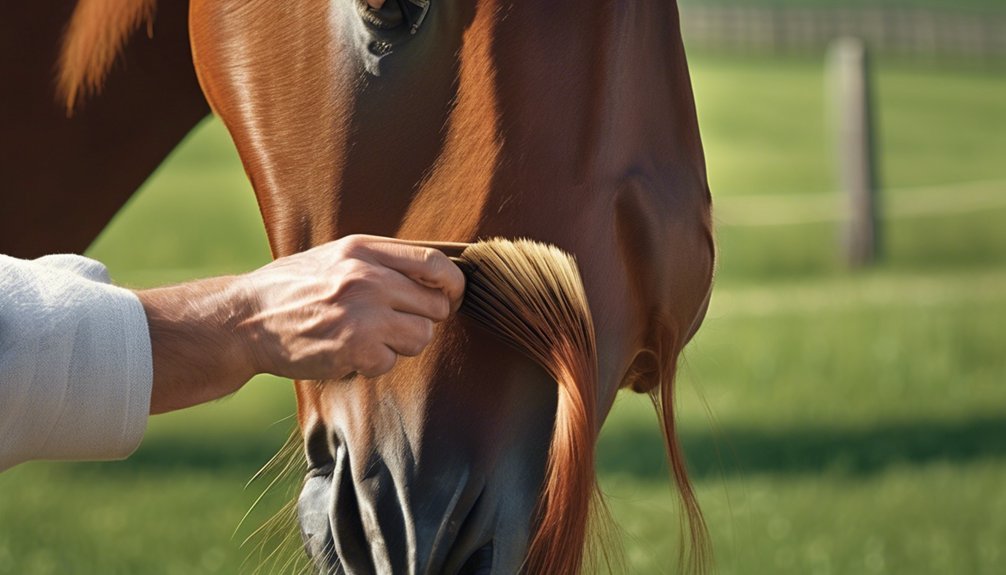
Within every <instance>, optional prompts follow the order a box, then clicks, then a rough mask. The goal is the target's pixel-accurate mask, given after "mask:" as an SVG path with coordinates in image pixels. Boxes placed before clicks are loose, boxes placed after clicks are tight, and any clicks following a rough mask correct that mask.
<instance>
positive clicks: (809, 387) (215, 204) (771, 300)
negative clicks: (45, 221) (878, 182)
mask: <svg viewBox="0 0 1006 575" xmlns="http://www.w3.org/2000/svg"><path fill="white" fill-rule="evenodd" d="M692 64H693V73H694V82H695V85H696V91H697V99H698V103H699V111H700V116H701V123H702V128H703V135H704V139H705V144H706V148H707V154H708V156H709V170H710V178H711V182H712V186H713V189H714V195H715V196H716V197H717V205H718V206H719V207H718V211H717V219H718V221H719V243H720V250H721V257H720V267H719V272H718V273H719V279H718V286H717V291H716V294H715V298H714V301H713V305H712V308H711V310H710V313H709V316H708V319H707V320H706V323H705V326H704V327H703V330H702V331H701V332H700V334H699V336H698V337H697V339H696V341H695V342H694V343H693V345H692V346H691V347H690V348H689V349H688V350H687V353H686V361H685V364H684V366H683V368H682V373H681V377H680V390H681V394H680V395H681V396H680V412H681V414H682V416H681V417H682V422H681V425H682V428H683V435H684V440H685V445H686V448H687V451H688V454H689V458H690V461H691V466H692V470H693V474H694V477H695V479H696V482H697V485H698V491H699V496H700V498H701V501H702V503H703V505H704V508H705V510H706V514H707V518H708V522H709V526H710V531H711V533H712V537H713V540H714V543H715V550H716V558H717V566H718V569H719V572H720V573H724V574H728V573H729V574H733V573H736V574H793V575H798V574H799V575H806V574H861V573H878V574H888V573H890V574H911V575H924V574H934V575H936V574H941V575H942V574H946V573H969V574H998V573H1001V572H1002V571H1003V568H1004V566H1006V548H1004V547H1003V546H1002V541H1006V442H1004V441H1003V438H1006V386H1004V385H1003V384H1004V377H1006V353H1004V351H1003V350H1004V347H1006V334H1004V330H1006V328H1004V325H1006V202H1004V201H1002V200H1004V199H1006V163H1004V161H1003V158H1006V138H1003V134H1006V78H1004V77H1002V76H1001V75H999V76H996V75H993V74H982V73H977V72H966V71H953V70H949V69H946V70H922V69H915V68H905V67H901V66H897V65H885V64H882V65H881V67H880V76H879V86H878V88H879V101H880V104H881V108H880V115H879V117H880V122H881V146H882V149H883V156H884V165H883V182H884V183H885V187H887V188H889V189H890V191H889V192H888V193H887V194H886V195H885V199H884V205H885V206H890V207H892V210H893V208H897V210H894V211H893V212H892V213H898V214H902V215H899V216H898V217H894V218H892V219H889V220H888V221H886V222H885V223H886V228H885V235H886V239H887V245H886V259H885V263H884V265H883V266H881V267H879V268H877V269H875V270H872V271H870V272H864V273H858V274H852V275H849V274H846V273H843V272H842V271H841V267H840V265H839V261H838V259H837V257H836V253H835V252H836V250H835V246H836V242H837V230H836V226H835V223H834V222H833V221H831V220H830V219H829V217H824V218H820V217H817V216H819V215H820V213H824V214H825V216H828V214H830V210H829V209H828V208H829V206H830V205H831V204H829V202H833V201H834V199H833V196H832V194H831V193H830V190H831V189H832V187H833V186H832V183H831V182H832V179H831V175H830V174H831V170H830V164H829V158H830V155H829V151H828V146H827V143H826V137H825V136H826V133H825V128H824V109H823V102H822V101H821V96H820V92H821V86H822V85H823V78H822V71H821V69H820V67H819V65H818V64H817V63H815V62H811V61H802V60H792V61H785V62H779V61H765V60H757V59H722V58H700V59H695V60H693V63H692ZM961 182H986V183H983V184H979V185H976V186H970V187H968V186H964V187H960V186H957V184H959V183H961ZM947 184H952V186H951V187H949V188H947V189H946V190H945V191H940V189H936V190H933V189H928V190H927V189H925V188H928V187H931V186H942V185H947ZM962 190H963V191H962ZM974 198H978V200H979V203H978V204H977V205H979V206H981V207H980V209H970V210H967V209H961V210H958V211H956V212H954V213H951V214H949V215H948V214H943V213H940V212H939V209H937V208H940V207H941V206H942V207H943V208H945V209H953V208H954V207H955V206H958V207H959V206H960V205H961V203H962V202H964V201H965V200H966V199H970V200H968V201H971V200H974ZM934 202H935V203H934ZM965 203H966V202H965ZM934 205H935V206H936V208H933V209H929V208H926V209H921V208H920V209H918V210H916V208H919V206H922V207H923V208H925V207H926V206H930V208H932V206H934ZM821 206H824V208H825V209H821ZM965 207H966V206H965ZM758 210H761V211H758ZM913 210H915V211H913ZM787 218H788V219H789V220H788V221H791V223H788V224H785V225H762V224H763V223H764V222H770V221H775V220H782V221H787ZM89 253H90V254H91V255H93V256H95V257H98V258H100V259H102V260H104V261H106V262H107V263H108V264H109V265H110V267H111V270H112V272H113V276H114V277H115V278H116V279H117V280H118V281H120V282H124V283H126V284H129V285H134V286H142V285H152V284H157V283H161V282H167V281H177V280H182V279H186V278H191V277H198V276H205V275H209V274H214V273H221V272H233V271H241V270H247V269H251V268H252V267H254V266H256V265H258V264H260V263H263V262H265V261H267V259H268V249H267V246H266V244H265V241H264V237H263V233H262V229H261V224H260V222H259V219H258V216H257V212H256V208H255V205H254V201H253V200H252V196H251V192H250V189H249V188H248V185H247V183H246V182H245V181H244V178H243V175H242V173H241V171H240V166H239V165H238V164H237V161H236V157H235V156H234V153H233V151H231V149H230V146H229V143H228V140H227V136H226V134H225V133H224V132H223V130H222V129H221V128H220V126H219V125H218V124H216V123H208V124H206V125H204V126H203V127H202V128H200V130H199V131H198V132H197V133H196V134H195V135H194V136H193V137H192V138H191V139H190V140H189V141H188V142H187V143H186V145H185V146H184V147H183V148H181V149H180V150H178V151H177V153H176V154H175V155H174V156H173V157H172V158H171V159H170V160H169V161H168V162H167V163H166V164H165V166H164V167H163V169H162V170H161V171H160V172H159V173H158V174H157V176H156V177H155V178H154V179H153V180H152V181H151V182H149V183H148V185H147V186H146V187H145V188H144V190H143V191H142V192H141V193H140V194H139V196H138V197H137V198H136V200H135V201H134V202H133V203H132V204H131V205H130V206H129V207H128V208H127V209H126V210H125V211H124V212H123V213H122V214H121V216H120V217H119V218H118V219H117V220H116V221H115V222H114V223H113V225H112V226H111V227H110V228H109V229H108V230H107V231H106V233H105V234H104V235H103V236H102V237H101V238H100V239H99V240H98V241H97V242H96V243H95V245H94V246H93V247H92V249H91V250H90V252H89ZM292 411H293V399H292V394H291V393H290V390H289V386H288V384H287V383H286V382H283V381H279V380H276V379H273V378H259V379H258V380H256V381H255V382H253V383H252V384H250V386H249V387H248V388H246V389H245V390H244V391H242V392H241V393H239V394H238V395H237V396H236V397H233V398H229V399H227V400H224V401H220V402H217V403H215V404H212V405H208V406H203V407H200V408H196V409H193V410H190V411H187V412H184V413H178V414H172V415H166V416H158V417H155V418H153V419H152V421H151V424H150V431H149V432H148V436H147V438H146V439H145V441H144V444H143V446H142V447H141V449H140V450H139V451H138V452H137V453H136V454H135V455H134V456H133V457H132V458H131V459H129V460H126V461H123V462H117V463H88V464H52V463H31V464H26V465H23V466H21V467H19V468H16V469H14V470H12V471H10V472H8V473H5V474H3V475H0V573H19V574H20V573H28V574H39V575H41V574H46V573H95V574H97V573H101V574H106V573H108V574H114V573H124V574H125V573H129V574H133V573H178V574H183V573H184V574H192V573H234V572H251V571H252V570H253V568H252V565H251V564H252V563H254V562H249V563H245V564H244V565H242V563H243V561H244V560H245V558H246V557H247V556H248V555H249V553H252V551H251V550H250V549H249V548H247V547H245V548H241V547H240V542H241V541H242V539H243V538H244V537H245V536H247V535H248V534H249V533H250V531H251V530H252V529H253V528H254V527H255V526H256V525H258V524H259V523H261V522H262V520H263V519H264V518H265V517H266V516H267V515H268V512H267V511H266V509H270V508H271V509H275V508H276V507H277V506H278V505H279V504H280V503H281V497H280V496H281V495H282V493H280V494H277V496H275V497H272V498H270V499H269V500H268V501H266V502H264V503H263V505H262V506H261V507H262V509H260V510H257V511H256V512H255V513H253V514H252V516H251V517H250V518H249V519H248V520H247V521H246V522H245V526H243V527H241V528H240V529H237V527H238V523H239V522H240V520H241V517H242V516H243V514H244V512H245V511H246V510H247V509H248V508H249V507H250V506H251V505H252V503H253V502H254V500H255V498H256V496H257V494H258V492H259V491H261V487H262V486H261V485H253V486H251V487H249V488H247V489H245V488H244V484H245V482H246V481H247V479H248V478H249V477H250V476H251V475H252V474H253V473H254V471H255V470H256V469H257V468H258V467H259V466H260V465H261V464H262V463H263V462H265V461H266V460H267V459H268V458H269V456H270V455H271V454H272V453H273V452H274V451H275V450H276V449H277V448H278V447H279V446H280V445H281V444H282V443H283V441H284V439H285V438H286V436H287V434H288V433H289V430H290V428H291V425H292V423H291V421H290V420H289V418H288V417H289V415H290V414H291V413H292ZM599 471H600V475H601V478H602V484H603V487H604V489H605V491H606V492H607V493H608V495H609V498H608V501H609V505H610V507H611V509H612V512H613V514H614V516H615V517H616V518H617V519H618V522H619V524H620V534H621V538H622V541H623V547H624V563H625V572H627V573H633V574H636V573H639V574H658V573H673V572H675V569H674V557H675V555H676V550H677V549H678V539H677V536H678V533H677V527H678V523H677V519H676V517H677V516H676V510H675V504H674V499H673V497H672V496H671V492H670V489H669V487H668V482H667V480H666V473H665V468H664V465H663V463H662V447H661V445H660V440H659V436H658V433H657V428H656V423H655V419H654V417H653V415H652V413H651V410H650V408H649V406H648V404H647V403H646V401H644V400H642V399H641V398H638V397H634V396H630V395H623V396H622V397H621V398H620V399H619V401H618V402H617V404H616V408H615V410H614V412H613V413H612V415H611V417H610V418H609V421H608V424H607V425H606V427H605V431H604V436H603V438H602V441H601V444H600V446H599ZM235 530H237V533H236V534H235Z"/></svg>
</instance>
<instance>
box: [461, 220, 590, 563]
mask: <svg viewBox="0 0 1006 575" xmlns="http://www.w3.org/2000/svg"><path fill="white" fill-rule="evenodd" d="M461 260H462V263H461V265H462V269H464V270H466V272H467V273H466V274H465V275H466V277H467V279H468V284H467V287H466V289H465V299H464V304H463V305H462V308H461V311H462V313H464V314H466V315H468V316H469V317H472V318H473V319H475V320H476V321H477V322H479V323H481V324H482V325H483V326H485V327H487V328H488V329H489V330H490V331H491V332H493V333H494V334H495V335H497V336H499V337H500V338H501V339H503V340H504V341H505V342H507V343H508V344H510V345H512V346H514V347H516V348H517V349H519V350H520V351H522V352H524V353H525V354H527V355H528V356H530V357H531V359H533V360H534V361H536V362H537V363H538V364H539V365H541V366H542V367H543V368H544V369H545V370H546V371H547V372H548V373H549V375H551V376H552V377H553V378H554V379H555V380H556V382H557V383H558V384H559V390H558V392H559V402H558V407H557V411H556V418H555V429H554V430H553V435H552V444H551V446H550V448H549V453H548V463H547V468H546V474H545V485H544V488H543V490H542V493H541V495H540V497H539V500H538V509H537V517H536V519H537V522H538V525H537V528H536V530H535V535H534V538H533V539H532V541H531V544H530V548H529V550H528V554H527V559H526V560H525V563H524V572H525V573H529V574H538V573H579V572H580V567H581V565H582V562H583V557H584V549H585V545H587V544H588V543H589V541H588V537H587V533H588V525H589V519H590V513H591V508H592V505H591V503H592V499H593V498H595V497H596V496H597V495H598V490H597V484H596V479H595V475H594V443H595V442H596V439H597V432H598V424H597V415H596V412H597V410H596V404H597V399H596V398H597V349H596V344H595V339H594V322H593V320H592V319H591V316H590V307H589V306H588V304H587V294H586V292H585V291H584V289H583V283H582V282H581V280H580V273H579V270H578V269H577V266H576V261H575V260H574V259H573V258H572V257H571V256H569V255H567V254H565V253H563V252H562V251H560V250H559V249H558V248H555V247H553V246H546V245H544V244H539V243H535V242H531V241H527V240H521V241H516V242H511V241H506V240H491V241H488V242H479V243H476V244H472V245H471V246H470V247H468V248H467V249H466V250H465V251H464V253H463V254H462V255H461Z"/></svg>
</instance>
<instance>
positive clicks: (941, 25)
mask: <svg viewBox="0 0 1006 575" xmlns="http://www.w3.org/2000/svg"><path fill="white" fill-rule="evenodd" d="M681 27H682V34H683V35H684V38H685V42H686V44H688V46H689V47H690V48H705V49H713V50H724V51H744V52H749V51H758V52H768V53H789V52H805V51H809V50H820V49H823V48H824V47H825V46H826V45H827V44H828V43H830V42H831V41H832V40H833V39H835V38H837V37H841V36H856V37H859V38H862V39H863V40H864V41H865V42H866V43H867V45H868V46H869V47H870V48H871V49H873V50H877V51H880V52H883V53H889V54H898V55H905V56H924V57H926V56H928V57H941V56H965V57H970V58H976V59H1001V58H1006V12H1004V13H992V14H969V13H955V12H946V11H939V10H926V9H891V8H885V9H878V8H865V9H848V8H834V9H825V8H818V9H813V8H810V9H808V8H781V7H748V6H691V5H686V6H682V7H681Z"/></svg>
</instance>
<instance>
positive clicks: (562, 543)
mask: <svg viewBox="0 0 1006 575" xmlns="http://www.w3.org/2000/svg"><path fill="white" fill-rule="evenodd" d="M371 4H374V5H381V8H380V9H379V10H373V9H371V8H368V5H367V3H366V2H364V0H330V1H329V2H315V1H309V0H293V1H289V2H284V3H282V4H276V3H272V2H261V1H253V2H249V1H238V0H191V14H190V30H191V35H192V45H193V51H194V57H195V62H196V69H197V72H198V74H199V77H200V81H201V84H202V86H203V89H204V91H205V93H206V95H207V97H208V99H209V101H210V103H211V105H212V106H213V108H214V109H215V111H216V112H217V114H218V115H219V116H220V117H221V118H222V119H223V121H224V122H225V123H226V125H227V127H228V129H229V130H230V132H231V134H232V135H233V137H234V140H235V142H236V144H237V147H238V150H239V152H240V154H241V157H242V160H243V162H244V164H245V167H246V170H247V172H248V174H249V176H250V178H251V180H252V182H253V184H254V186H255V190H256V194H257V196H258V199H259V203H260V206H261V208H262V212H263V215H264V217H265V220H266V226H267V229H268V232H269V236H270V241H271V243H272V246H273V250H274V252H275V253H276V254H277V255H283V254H287V253H291V252H294V251H298V250H302V249H305V248H307V247H309V246H311V245H314V244H317V243H320V242H323V241H327V240H330V239H334V238H336V237H340V236H343V235H346V234H350V233H357V232H364V233H371V234H381V235H393V236H398V237H402V238H409V239H417V240H444V241H472V240H474V239H477V238H480V237H486V236H496V235H498V236H506V237H514V236H526V237H531V238H534V239H537V240H541V241H545V242H549V243H552V244H556V245H558V246H560V247H561V248H562V249H564V250H566V251H568V252H570V253H572V254H574V255H575V256H576V257H577V258H578V260H579V266H580V271H581V273H582V275H583V286H584V288H585V292H586V295H587V298H588V300H589V302H590V308H591V310H592V312H593V316H594V327H595V330H596V334H597V344H596V345H597V347H596V353H593V352H591V353H593V355H594V357H590V358H586V360H588V361H589V362H594V361H596V380H592V381H590V385H591V389H590V390H589V393H586V394H584V396H583V397H581V398H580V399H581V400H582V401H584V402H586V403H585V405H586V407H587V408H588V409H587V411H586V412H585V413H588V415H589V421H587V420H583V421H579V423H576V424H572V423H571V421H572V419H571V418H575V417H581V419H582V418H583V414H582V413H581V414H580V415H579V416H578V415H577V414H572V415H571V414H570V409H569V406H570V403H569V401H568V400H569V398H565V397H564V396H563V395H562V393H561V392H560V389H559V388H557V385H556V380H557V379H561V378H562V377H571V378H574V379H575V378H577V377H580V376H579V375H578V374H576V373H566V372H562V370H561V369H560V370H559V373H557V372H556V371H555V367H554V366H547V365H546V366H544V367H543V366H542V365H541V364H540V363H536V362H534V361H532V360H530V359H529V358H528V357H527V356H525V355H524V354H522V353H520V352H518V351H516V350H513V349H511V348H510V347H507V346H504V345H502V344H501V343H500V341H499V340H498V339H497V338H495V337H493V336H492V335H490V334H488V332H487V331H485V330H483V329H480V328H479V327H478V326H476V325H475V324H473V323H472V322H471V321H470V320H468V319H466V318H464V317H462V318H455V319H452V320H450V321H448V322H446V323H445V324H443V325H442V326H441V327H440V328H439V330H438V332H437V333H436V335H435V338H434V341H433V343H432V344H431V345H430V346H429V348H428V350H427V351H426V352H424V353H423V354H422V355H421V356H419V357H416V358H412V359H401V360H400V361H399V363H398V365H397V366H396V367H395V369H394V370H392V371H391V372H390V373H389V374H387V375H386V376H383V377H380V378H376V379H363V378H360V377H352V378H347V379H344V380H341V381H329V382H308V381H301V382H298V383H297V397H298V404H299V422H300V426H301V430H302V432H303V436H304V440H305V446H306V453H307V459H308V462H309V467H310V471H309V473H308V477H307V480H306V482H305V484H304V487H303V490H302V493H301V495H300V499H299V506H298V508H299V519H300V524H301V530H302V533H303V536H304V540H305V542H306V546H307V549H308V552H309V554H311V555H312V557H313V558H314V560H315V562H316V564H317V565H319V566H320V567H321V568H322V569H323V570H326V571H329V572H341V571H340V568H344V569H345V570H346V571H347V572H352V573H372V572H380V573H489V572H492V573H515V572H518V571H520V570H521V569H522V565H524V566H525V567H524V568H525V569H526V570H527V571H530V572H534V573H539V572H541V573H570V572H574V571H577V570H578V569H579V567H580V561H581V555H582V551H583V547H584V542H585V540H586V539H587V535H586V534H587V512H586V510H587V507H588V506H589V499H590V497H591V494H592V491H593V484H592V481H593V469H592V448H593V441H594V439H596V434H597V430H598V429H599V427H600V424H601V422H602V420H603V418H604V416H605V415H606V414H607V412H608V410H609V409H610V407H611V404H612V402H613V400H614V396H615V392H616V391H617V390H618V389H619V387H623V386H629V387H632V388H634V389H636V390H639V391H654V393H656V392H657V391H660V392H661V393H660V394H659V395H660V405H661V409H660V411H661V415H662V416H663V418H664V424H665V431H666V434H667V438H668V440H669V448H670V450H671V454H672V463H673V465H672V467H673V470H674V473H675V476H676V478H677V479H678V480H679V485H680V486H681V487H682V488H683V489H682V491H683V494H684V496H685V497H684V499H685V502H686V504H687V506H686V509H687V510H688V512H689V519H691V520H693V522H694V524H693V527H696V526H698V529H699V532H700V530H701V526H700V523H701V520H700V518H699V516H698V512H697V507H696V506H695V503H694V499H693V498H692V496H691V493H690V491H689V489H688V484H687V480H686V478H685V475H684V468H683V464H682V463H681V458H680V453H679V451H678V448H677V444H676V443H675V442H674V428H673V419H672V417H671V414H672V412H671V407H672V396H671V393H670V391H671V387H670V380H671V376H672V374H673V370H674V364H675V360H676V357H677V355H678V353H679V352H680V350H681V348H682V347H683V345H684V344H685V342H686V341H687V339H688V338H689V337H690V336H691V334H692V333H693V332H694V329H695V328H696V327H697V324H698V321H699V320H700V319H701V316H702V312H703V311H704V305H705V302H706V301H707V295H708V288H709V283H710V278H711V268H712V244H711V235H710V228H709V199H708V192H707V190H706V186H705V174H704V166H703V160H702V154H701V146H700V144H699V140H698V132H697V128H696V125H695V112H694V108H693V105H692V101H691V91H690V88H689V83H688V77H687V70H686V68H685V64H684V56H683V51H682V48H681V43H680V35H679V32H678V27H677V16H676V9H675V7H674V5H673V3H669V2H665V1H664V0H652V1H641V2H635V3H629V4H627V5H622V4H619V5H617V6H615V5H614V4H615V3H609V2H603V1H602V2H599V3H588V4H584V3H583V2H577V1H573V0H569V1H565V2H530V1H528V2H509V1H505V0H432V1H431V2H430V3H429V5H427V2H426V1H425V0H423V1H420V0H387V1H386V2H383V3H381V2H371ZM413 31H415V32H416V33H415V34H413V33H412V32H413ZM542 329H545V328H544V327H543V328H542ZM546 363H547V362H546ZM591 365H593V363H591ZM580 383H582V381H581V382H580ZM557 414H558V415H557ZM573 445H575V446H578V447H577V449H581V448H583V450H582V451H571V449H570V446H573ZM584 446H586V447H585V448H584ZM563 454H564V455H563ZM561 457H565V458H566V459H563V460H560V458H561ZM558 463H562V465H558Z"/></svg>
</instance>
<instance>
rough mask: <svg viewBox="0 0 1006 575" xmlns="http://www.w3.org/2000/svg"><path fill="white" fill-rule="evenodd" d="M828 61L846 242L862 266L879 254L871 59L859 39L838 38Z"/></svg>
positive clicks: (851, 259) (850, 258) (848, 254)
mask: <svg viewBox="0 0 1006 575" xmlns="http://www.w3.org/2000/svg"><path fill="white" fill-rule="evenodd" d="M828 60H829V74H828V75H829V77H830V84H831V86H830V91H831V99H832V111H833V120H834V121H833V125H834V127H835V134H836V136H837V140H836V151H837V160H838V161H837V165H838V180H839V184H840V186H841V188H842V190H843V192H844V193H845V194H846V196H847V206H848V213H847V218H846V219H845V227H844V230H843V233H842V244H843V247H844V252H845V260H846V263H847V264H848V265H849V266H850V267H853V268H857V267H863V266H867V265H870V264H872V263H874V262H875V261H876V259H877V258H878V256H879V254H880V248H879V244H880V229H879V227H880V226H879V222H878V218H877V198H876V182H877V179H876V168H875V165H874V164H875V150H874V126H873V110H872V101H871V96H872V91H871V85H870V62H869V56H868V54H867V51H866V46H865V45H864V44H863V41H862V40H860V39H858V38H840V39H838V40H836V41H835V42H834V43H833V44H832V46H831V48H830V49H829V56H828Z"/></svg>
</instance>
